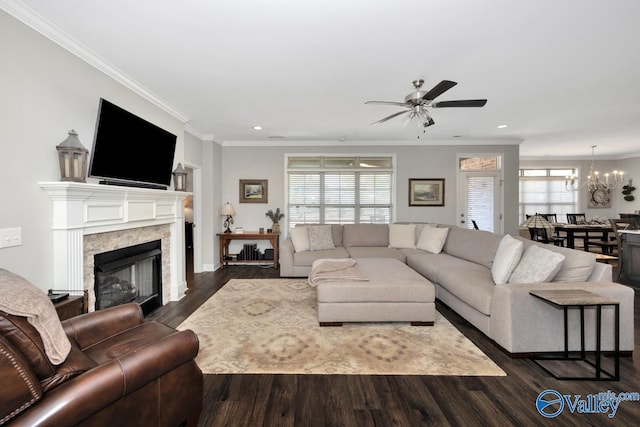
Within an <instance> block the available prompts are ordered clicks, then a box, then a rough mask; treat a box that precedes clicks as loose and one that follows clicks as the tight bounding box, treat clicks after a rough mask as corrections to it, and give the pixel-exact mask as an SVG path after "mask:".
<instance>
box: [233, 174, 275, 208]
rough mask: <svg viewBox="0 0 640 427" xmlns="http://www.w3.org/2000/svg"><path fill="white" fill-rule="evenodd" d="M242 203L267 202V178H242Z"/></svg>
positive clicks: (240, 198) (239, 197)
mask: <svg viewBox="0 0 640 427" xmlns="http://www.w3.org/2000/svg"><path fill="white" fill-rule="evenodd" d="M238 199H239V200H240V203H267V202H268V201H269V181H268V180H266V179H241V180H240V194H239V196H238Z"/></svg>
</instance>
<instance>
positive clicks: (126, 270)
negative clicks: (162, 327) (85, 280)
mask: <svg viewBox="0 0 640 427" xmlns="http://www.w3.org/2000/svg"><path fill="white" fill-rule="evenodd" d="M161 290H162V242H161V240H155V241H152V242H148V243H142V244H139V245H134V246H129V247H126V248H122V249H116V250H113V251H109V252H103V253H100V254H96V255H95V256H94V291H95V296H96V304H95V309H96V310H102V309H105V308H109V307H114V306H116V305H120V304H126V303H129V302H137V303H139V304H140V305H141V307H142V311H143V313H144V314H145V315H146V314H148V313H151V312H152V311H153V310H155V309H156V308H158V307H160V306H162V291H161Z"/></svg>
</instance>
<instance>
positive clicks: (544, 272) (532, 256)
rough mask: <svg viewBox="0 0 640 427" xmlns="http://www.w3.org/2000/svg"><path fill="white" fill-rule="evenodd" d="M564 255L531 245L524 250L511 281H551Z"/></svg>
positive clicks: (560, 266) (558, 269)
mask: <svg viewBox="0 0 640 427" xmlns="http://www.w3.org/2000/svg"><path fill="white" fill-rule="evenodd" d="M564 258H565V257H564V255H562V254H559V253H556V252H553V251H550V250H548V249H544V248H541V247H539V246H538V245H531V246H529V247H528V248H527V250H526V251H524V254H522V258H521V259H520V263H519V264H518V266H517V267H516V269H515V270H513V273H512V274H511V277H510V278H509V283H541V282H550V281H551V280H552V279H553V278H554V277H555V275H556V274H558V271H560V268H562V263H563V261H564Z"/></svg>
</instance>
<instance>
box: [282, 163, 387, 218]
mask: <svg viewBox="0 0 640 427" xmlns="http://www.w3.org/2000/svg"><path fill="white" fill-rule="evenodd" d="M392 178H393V158H392V157H371V156H367V157H363V156H362V157H361V156H339V157H338V156H336V157H330V156H314V157H299V156H295V157H289V158H288V159H287V186H288V189H287V193H288V205H287V212H288V215H287V217H288V220H287V221H288V224H289V227H295V225H296V224H318V223H321V224H358V223H386V224H388V223H390V222H391V220H392V218H391V213H392V203H391V201H392V200H393V191H392V185H393V179H392Z"/></svg>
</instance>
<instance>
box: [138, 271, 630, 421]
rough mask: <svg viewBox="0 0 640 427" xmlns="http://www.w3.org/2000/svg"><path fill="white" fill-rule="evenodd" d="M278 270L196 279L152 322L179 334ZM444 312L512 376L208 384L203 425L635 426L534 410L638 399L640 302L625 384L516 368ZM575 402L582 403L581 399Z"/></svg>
mask: <svg viewBox="0 0 640 427" xmlns="http://www.w3.org/2000/svg"><path fill="white" fill-rule="evenodd" d="M278 277H279V275H278V271H277V270H275V269H273V268H262V267H257V266H231V267H229V268H225V269H224V270H219V271H217V272H215V273H201V274H195V275H194V277H193V283H192V284H191V285H190V288H189V291H188V293H187V295H186V296H185V297H184V298H183V299H182V300H181V301H178V302H171V303H169V304H167V305H166V306H164V307H162V308H160V309H158V310H157V311H156V312H154V313H152V314H151V315H150V316H149V318H150V319H153V320H157V321H160V322H163V323H166V324H168V325H170V326H173V327H176V326H178V325H179V324H180V323H181V322H182V321H183V320H184V319H186V318H187V317H188V316H189V315H190V314H191V313H192V312H194V311H195V310H196V309H197V308H198V307H199V306H200V305H201V304H202V303H203V302H204V301H206V300H207V299H208V298H209V297H210V296H211V295H213V294H214V293H215V292H216V291H218V290H219V289H220V288H221V287H222V286H223V285H224V284H225V283H226V282H227V281H228V280H229V279H232V278H278ZM437 308H438V311H440V313H442V314H443V315H444V316H445V317H446V318H447V319H448V320H449V321H450V322H451V323H452V324H454V325H455V326H456V327H457V328H458V329H459V330H460V331H462V333H464V335H465V336H467V337H468V338H469V339H470V340H471V341H473V342H474V343H475V344H476V345H477V346H478V347H479V348H480V349H481V350H482V351H484V352H485V353H486V354H487V355H488V356H489V357H490V358H491V359H492V360H493V361H495V362H496V363H497V364H498V365H499V366H500V367H501V368H502V369H503V370H504V371H505V372H506V373H507V376H506V377H451V376H386V375H205V377H204V397H203V398H204V401H203V402H204V403H203V411H202V414H201V417H200V424H199V425H201V426H421V425H435V426H440V425H441V426H449V425H450V426H476V425H477V426H489V425H496V426H505V425H517V426H529V425H554V426H558V425H563V426H564V425H566V426H587V425H593V426H600V425H605V424H606V425H609V424H610V425H616V426H637V425H638V423H639V420H640V402H631V401H629V402H622V403H621V404H620V406H619V408H618V411H617V413H616V415H615V417H614V418H613V419H609V418H608V417H607V415H606V414H600V413H598V414H584V413H583V414H579V413H577V412H576V413H571V412H570V410H569V408H568V407H567V405H565V408H564V410H563V412H562V413H561V414H560V415H559V416H558V417H556V418H552V419H547V418H544V417H543V416H542V415H540V414H539V413H538V411H537V410H536V398H537V397H538V395H539V394H540V393H541V392H542V391H544V390H547V389H553V390H557V391H558V392H560V393H561V394H563V395H571V396H574V395H581V398H582V399H585V398H586V397H587V395H590V394H591V395H597V394H598V393H600V392H607V391H611V392H614V393H619V392H640V363H639V362H638V360H639V358H640V351H639V349H640V327H639V325H640V296H639V295H638V292H636V297H635V351H634V355H633V357H623V358H622V360H621V376H622V379H621V381H559V380H556V379H554V378H553V377H551V376H549V375H548V374H547V373H545V372H544V371H543V370H542V369H541V368H539V367H538V366H536V365H535V364H534V363H533V362H532V361H530V360H528V359H512V358H511V357H509V356H508V355H507V354H505V353H504V352H503V351H502V350H501V349H500V347H498V346H497V345H495V344H494V343H493V342H491V341H490V340H489V339H487V338H486V337H485V336H484V334H482V333H481V332H480V331H478V330H477V329H475V328H474V327H473V326H471V325H470V324H469V323H467V322H466V321H465V320H464V319H462V318H461V317H460V316H458V315H457V314H456V313H455V312H453V311H452V310H450V309H449V308H448V307H446V306H444V305H443V304H438V306H437ZM574 399H575V398H574Z"/></svg>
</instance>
